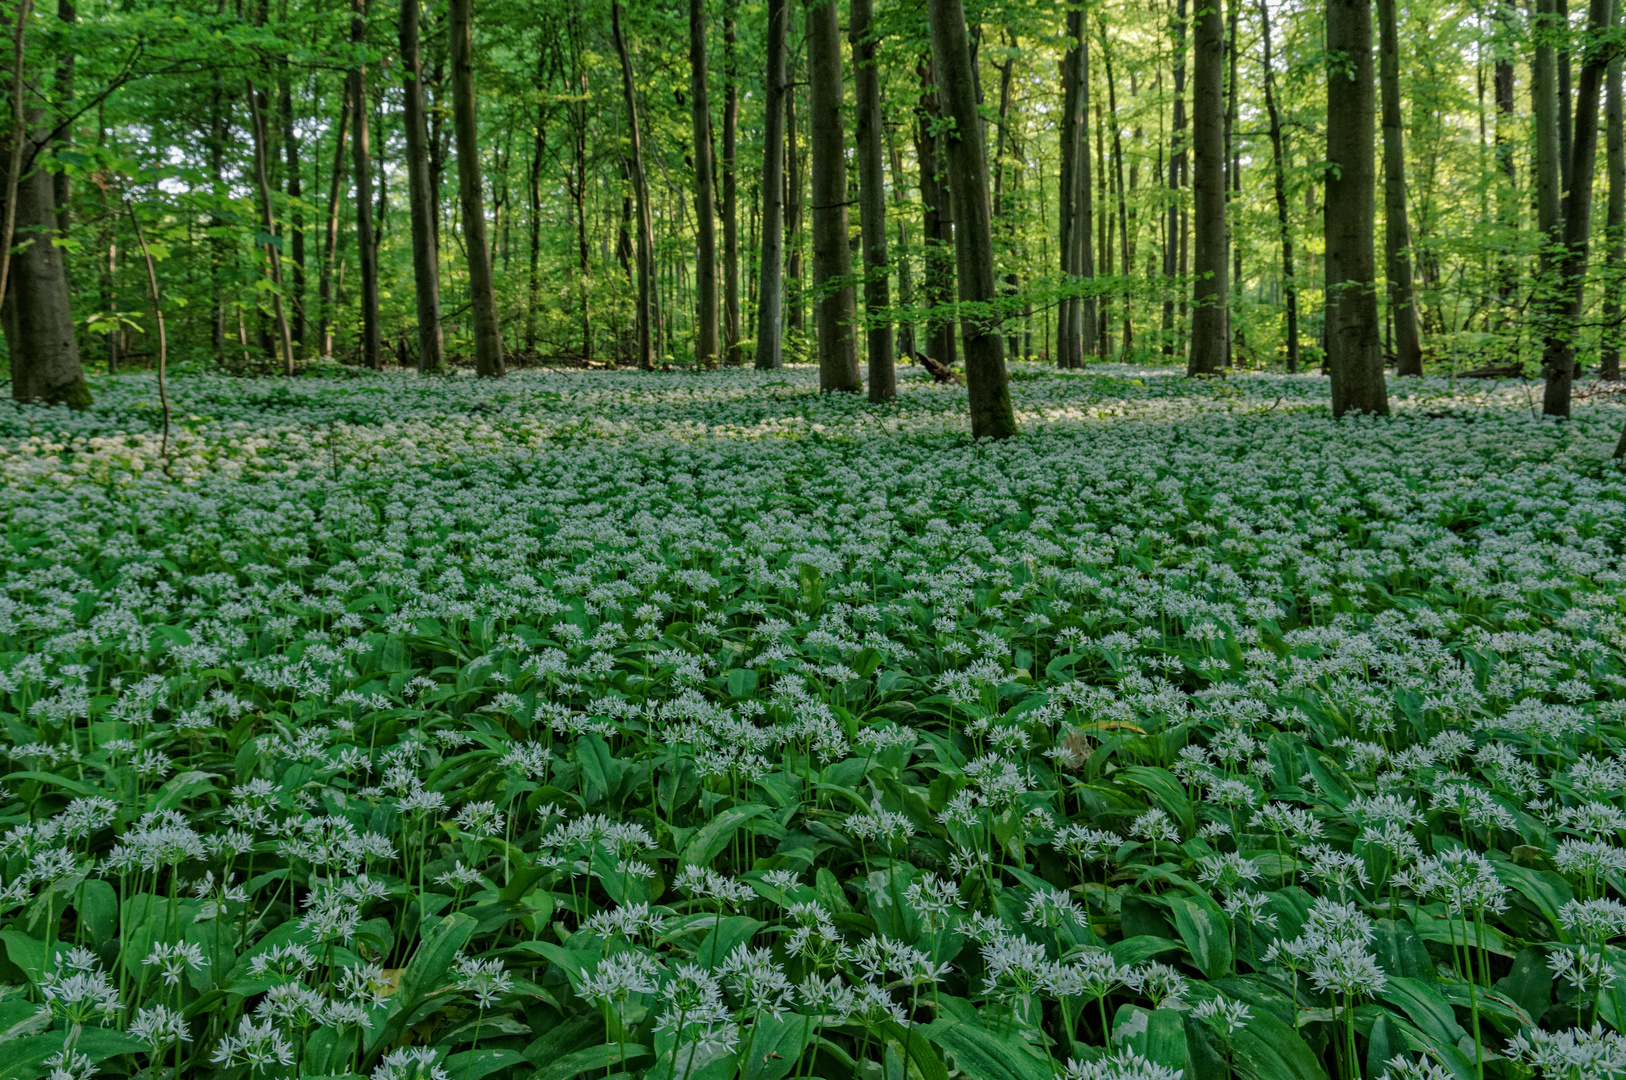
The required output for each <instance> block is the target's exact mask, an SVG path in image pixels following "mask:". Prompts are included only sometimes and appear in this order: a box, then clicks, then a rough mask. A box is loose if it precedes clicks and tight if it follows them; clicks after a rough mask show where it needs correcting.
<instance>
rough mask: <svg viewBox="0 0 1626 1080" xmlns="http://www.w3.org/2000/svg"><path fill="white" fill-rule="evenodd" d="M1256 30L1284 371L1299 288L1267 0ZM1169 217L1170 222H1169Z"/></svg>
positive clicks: (1293, 338)
mask: <svg viewBox="0 0 1626 1080" xmlns="http://www.w3.org/2000/svg"><path fill="white" fill-rule="evenodd" d="M1259 31H1260V38H1261V40H1262V42H1263V46H1264V57H1263V61H1264V70H1265V78H1264V83H1265V114H1266V116H1267V118H1268V120H1269V130H1270V161H1271V180H1272V185H1271V186H1272V187H1273V188H1274V190H1275V194H1276V230H1277V235H1278V240H1279V242H1280V243H1281V247H1282V302H1283V307H1285V308H1286V314H1287V370H1288V371H1290V372H1296V371H1298V369H1299V290H1298V285H1297V283H1296V281H1295V279H1294V271H1293V225H1292V219H1291V218H1290V217H1289V216H1288V209H1287V162H1286V151H1285V147H1284V146H1283V135H1282V112H1281V108H1280V107H1279V106H1278V105H1277V102H1276V68H1275V61H1274V60H1273V59H1272V58H1271V48H1270V5H1269V0H1259ZM1172 223H1173V222H1172V217H1171V225H1172Z"/></svg>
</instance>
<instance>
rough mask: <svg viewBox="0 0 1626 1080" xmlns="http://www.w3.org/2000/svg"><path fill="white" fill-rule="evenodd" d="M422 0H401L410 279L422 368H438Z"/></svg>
mask: <svg viewBox="0 0 1626 1080" xmlns="http://www.w3.org/2000/svg"><path fill="white" fill-rule="evenodd" d="M418 17H419V16H418V0H401V25H400V38H401V69H402V70H401V79H402V99H403V101H404V103H405V109H404V111H403V113H402V117H401V121H402V124H403V125H404V126H405V128H406V173H407V203H408V208H409V211H410V215H411V219H412V284H413V295H414V296H415V298H416V300H417V312H418V371H419V373H420V374H423V375H429V374H432V373H433V372H436V371H439V370H440V368H441V364H442V362H443V360H444V355H443V350H444V346H445V339H444V337H443V335H442V333H441V328H440V239H439V237H437V236H436V235H435V205H434V204H435V192H434V190H433V189H432V188H431V187H430V186H429V129H428V125H427V123H426V120H425V115H424V97H423V56H422V54H421V51H420V50H419V47H418Z"/></svg>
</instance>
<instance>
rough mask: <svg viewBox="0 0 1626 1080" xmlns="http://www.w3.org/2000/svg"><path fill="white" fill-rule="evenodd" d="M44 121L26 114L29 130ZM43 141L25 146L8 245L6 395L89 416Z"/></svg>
mask: <svg viewBox="0 0 1626 1080" xmlns="http://www.w3.org/2000/svg"><path fill="white" fill-rule="evenodd" d="M43 120H44V114H43V113H42V112H41V111H40V110H38V109H31V110H29V112H28V123H27V125H26V127H28V128H37V127H39V126H40V125H41V124H42V123H43ZM12 138H16V132H15V131H14V132H13V134H12ZM40 142H41V139H40V138H39V137H38V136H35V137H25V139H24V145H25V148H26V150H27V151H28V152H27V153H25V154H24V156H23V161H22V171H21V175H20V178H19V179H18V181H17V184H16V189H15V190H16V196H15V198H14V200H13V201H14V205H15V214H14V215H13V217H12V234H11V239H12V246H13V247H20V248H21V250H19V251H17V253H16V254H14V255H12V257H11V266H10V269H9V271H8V273H7V274H6V291H5V298H4V301H3V302H0V328H3V329H4V331H5V335H6V347H7V351H8V352H9V353H10V354H11V396H12V398H13V399H15V400H17V401H19V402H38V403H40V404H44V405H67V406H68V407H69V408H70V409H87V408H89V407H90V406H91V405H92V404H93V402H92V400H91V396H90V387H89V386H88V385H86V383H85V373H84V369H83V368H82V367H80V365H79V339H78V337H77V336H76V335H75V333H74V325H73V307H72V304H71V301H70V299H69V294H68V275H67V272H66V270H65V269H64V268H63V265H62V249H61V248H59V247H57V246H56V245H55V244H53V243H52V242H51V241H52V238H53V234H54V232H55V230H56V224H57V216H56V203H55V199H54V194H53V191H52V186H53V185H52V183H51V174H50V173H49V172H47V171H46V170H45V169H43V168H41V167H40V162H39V160H38V152H39V150H38V148H39V145H40ZM8 143H9V140H8ZM9 149H10V147H9V145H0V160H6V159H8V158H10V156H11V155H10V153H9ZM7 167H8V168H9V164H8V165H7ZM7 186H8V187H10V185H9V184H8V185H7Z"/></svg>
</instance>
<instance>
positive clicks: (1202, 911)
mask: <svg viewBox="0 0 1626 1080" xmlns="http://www.w3.org/2000/svg"><path fill="white" fill-rule="evenodd" d="M1168 899H1169V911H1170V913H1171V914H1173V915H1174V927H1175V929H1176V930H1178V931H1179V932H1180V939H1181V940H1182V941H1184V942H1185V943H1186V950H1187V951H1188V952H1189V953H1190V954H1191V958H1192V959H1193V960H1194V961H1196V963H1197V966H1198V967H1199V968H1201V969H1202V972H1203V974H1204V975H1205V976H1207V977H1208V978H1210V979H1219V978H1223V977H1224V976H1225V975H1226V974H1227V973H1229V972H1230V970H1231V965H1232V963H1233V958H1232V955H1231V927H1230V920H1229V919H1228V918H1227V917H1226V915H1225V912H1224V910H1223V909H1221V908H1220V906H1219V905H1218V904H1216V903H1215V902H1214V901H1213V900H1211V899H1209V898H1208V897H1207V896H1200V897H1199V896H1180V895H1178V894H1171V895H1170V896H1169V898H1168Z"/></svg>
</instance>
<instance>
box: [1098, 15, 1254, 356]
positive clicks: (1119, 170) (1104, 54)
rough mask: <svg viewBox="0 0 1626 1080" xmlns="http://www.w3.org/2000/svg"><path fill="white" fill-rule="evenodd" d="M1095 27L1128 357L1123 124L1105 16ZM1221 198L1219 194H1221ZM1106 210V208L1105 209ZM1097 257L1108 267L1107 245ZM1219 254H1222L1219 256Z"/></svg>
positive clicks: (1130, 321) (1130, 313) (1130, 315)
mask: <svg viewBox="0 0 1626 1080" xmlns="http://www.w3.org/2000/svg"><path fill="white" fill-rule="evenodd" d="M1096 29H1097V32H1098V33H1099V36H1100V40H1101V63H1102V64H1103V65H1104V66H1105V68H1106V76H1107V113H1108V115H1109V116H1111V118H1112V183H1113V189H1114V191H1115V192H1116V193H1117V196H1118V223H1117V225H1118V255H1119V262H1118V266H1119V269H1120V271H1121V274H1122V277H1123V279H1124V284H1125V288H1124V291H1123V293H1122V294H1121V296H1120V298H1119V299H1120V302H1121V303H1122V304H1123V353H1122V357H1121V358H1122V359H1123V360H1125V361H1127V360H1128V359H1129V349H1130V346H1131V345H1132V344H1133V342H1134V325H1135V323H1134V309H1133V306H1132V301H1131V297H1130V293H1129V289H1128V282H1129V275H1130V271H1131V268H1130V265H1129V263H1130V255H1129V245H1130V236H1129V192H1128V189H1127V187H1126V186H1125V184H1124V133H1123V125H1122V124H1121V123H1119V121H1118V85H1117V80H1116V79H1114V78H1113V73H1112V46H1111V44H1110V43H1109V41H1108V39H1107V23H1106V17H1105V16H1104V15H1103V16H1102V17H1101V19H1100V20H1099V21H1098V22H1097V23H1096ZM1222 197H1223V196H1222ZM1109 213H1110V211H1109ZM1101 257H1102V258H1104V259H1105V260H1106V261H1107V269H1108V270H1110V269H1111V268H1112V248H1111V245H1110V244H1109V245H1108V247H1107V248H1106V250H1104V251H1103V252H1102V253H1101ZM1222 257H1223V256H1222ZM1101 344H1102V349H1101V354H1102V355H1103V356H1105V355H1107V352H1108V346H1107V331H1106V327H1105V325H1104V322H1103V326H1102V330H1101Z"/></svg>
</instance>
